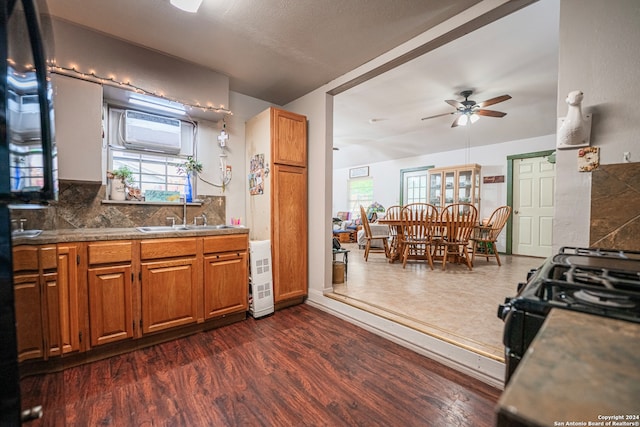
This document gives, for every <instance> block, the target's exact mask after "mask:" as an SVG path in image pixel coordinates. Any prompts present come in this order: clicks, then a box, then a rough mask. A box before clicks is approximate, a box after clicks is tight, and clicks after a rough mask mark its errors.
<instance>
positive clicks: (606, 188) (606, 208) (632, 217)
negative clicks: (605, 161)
mask: <svg viewBox="0 0 640 427" xmlns="http://www.w3.org/2000/svg"><path fill="white" fill-rule="evenodd" d="M589 244H590V245H591V247H598V248H607V249H622V250H635V251H640V163H621V164H615V165H601V166H600V167H599V168H598V169H596V170H594V171H593V172H592V176H591V232H590V235H589Z"/></svg>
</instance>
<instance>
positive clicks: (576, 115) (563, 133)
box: [557, 90, 589, 146]
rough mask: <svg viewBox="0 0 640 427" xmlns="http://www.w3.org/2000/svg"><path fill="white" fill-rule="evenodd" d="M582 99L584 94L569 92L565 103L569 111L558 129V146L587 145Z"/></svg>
mask: <svg viewBox="0 0 640 427" xmlns="http://www.w3.org/2000/svg"><path fill="white" fill-rule="evenodd" d="M582 98H584V94H583V93H582V91H579V90H574V91H573V92H569V95H567V99H566V100H565V101H566V103H567V104H568V105H569V111H568V112H567V117H565V118H564V121H563V122H562V125H561V126H560V128H559V129H558V140H557V145H558V146H563V145H564V146H567V145H574V146H575V145H584V144H587V145H588V143H589V141H588V134H587V131H586V128H585V118H584V117H583V116H582V106H581V104H582Z"/></svg>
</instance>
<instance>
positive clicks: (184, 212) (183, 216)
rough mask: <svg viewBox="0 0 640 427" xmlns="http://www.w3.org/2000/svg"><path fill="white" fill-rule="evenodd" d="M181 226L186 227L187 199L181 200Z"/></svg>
mask: <svg viewBox="0 0 640 427" xmlns="http://www.w3.org/2000/svg"><path fill="white" fill-rule="evenodd" d="M182 226H183V227H186V226H187V197H186V195H185V197H183V198H182Z"/></svg>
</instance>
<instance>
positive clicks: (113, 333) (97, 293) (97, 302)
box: [88, 265, 133, 346]
mask: <svg viewBox="0 0 640 427" xmlns="http://www.w3.org/2000/svg"><path fill="white" fill-rule="evenodd" d="M88 279H89V335H90V337H91V345H92V346H99V345H103V344H107V343H110V342H114V341H121V340H124V339H128V338H132V337H133V303H132V292H131V265H117V266H110V267H95V268H89V272H88Z"/></svg>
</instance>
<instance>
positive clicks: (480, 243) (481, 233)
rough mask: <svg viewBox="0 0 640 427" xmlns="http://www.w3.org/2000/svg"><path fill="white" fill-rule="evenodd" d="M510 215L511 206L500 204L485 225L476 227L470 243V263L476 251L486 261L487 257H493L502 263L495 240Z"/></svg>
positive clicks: (474, 257) (473, 259)
mask: <svg viewBox="0 0 640 427" xmlns="http://www.w3.org/2000/svg"><path fill="white" fill-rule="evenodd" d="M510 215H511V206H500V207H499V208H497V209H496V210H495V211H493V213H492V214H491V216H490V217H489V222H488V224H487V226H486V227H479V228H477V229H476V233H475V236H474V237H473V244H472V246H473V249H472V252H473V255H472V257H471V262H472V263H473V262H474V261H475V259H476V253H478V255H480V256H484V257H485V258H486V259H487V261H489V257H495V259H496V262H497V263H498V265H499V266H500V265H502V264H500V255H498V248H497V246H496V241H497V240H498V236H499V235H500V232H501V231H502V229H503V228H504V226H505V224H506V223H507V220H508V219H509V216H510ZM479 249H481V250H482V252H480V253H479V252H478V250H479Z"/></svg>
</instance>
